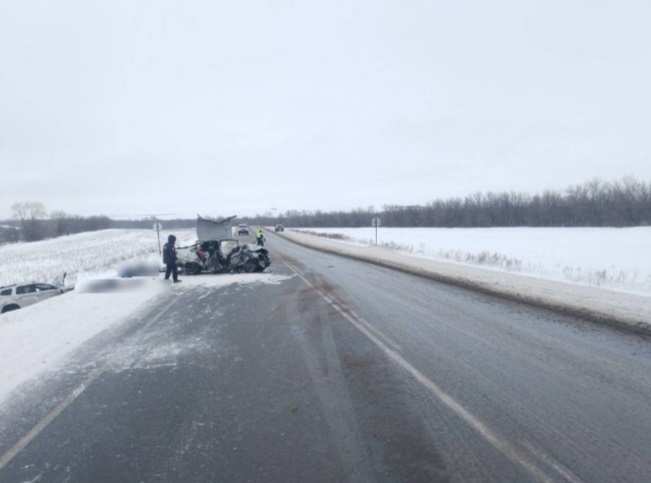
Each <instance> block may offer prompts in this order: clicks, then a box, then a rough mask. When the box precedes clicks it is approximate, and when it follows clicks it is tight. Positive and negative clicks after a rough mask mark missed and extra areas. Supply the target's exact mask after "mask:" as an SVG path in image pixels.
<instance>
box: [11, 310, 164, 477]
mask: <svg viewBox="0 0 651 483" xmlns="http://www.w3.org/2000/svg"><path fill="white" fill-rule="evenodd" d="M175 302H176V300H172V301H171V302H170V303H168V304H166V305H165V306H164V307H163V309H162V310H161V311H160V312H158V313H157V314H156V315H155V316H154V317H153V318H152V319H151V320H150V321H149V322H148V323H147V325H146V326H145V328H146V327H149V326H150V325H151V324H153V323H154V322H156V321H158V320H159V319H160V318H161V317H162V316H163V315H164V314H165V313H167V311H168V310H169V308H170V307H171V306H172V305H174V303H175ZM106 367H107V364H102V366H101V367H98V368H95V369H93V370H92V371H91V372H90V373H89V374H88V377H86V379H84V382H82V383H81V384H80V385H79V386H77V387H76V388H75V389H74V390H73V391H72V392H71V393H70V394H68V396H67V397H66V398H65V399H64V400H63V401H61V402H60V403H59V404H58V405H57V406H56V407H55V408H54V409H52V411H50V412H49V413H47V415H46V416H45V417H44V418H43V419H41V420H40V421H39V422H38V423H37V424H36V426H34V427H33V428H32V429H31V430H30V431H29V432H28V433H27V434H25V435H24V436H23V437H22V438H20V440H19V441H18V442H17V443H16V444H15V445H14V446H13V447H12V448H11V449H10V450H9V451H7V452H6V453H5V454H3V455H2V456H1V457H0V471H2V470H3V469H4V468H5V467H6V466H7V465H8V464H9V463H11V461H12V460H13V459H14V458H15V457H16V456H17V455H18V453H20V452H21V451H22V450H24V449H25V448H26V447H27V446H28V445H29V444H30V443H31V442H32V441H34V439H36V437H37V436H38V435H39V434H41V433H42V432H43V430H45V428H47V427H48V426H49V425H50V423H52V421H54V420H55V419H56V418H57V417H58V416H59V415H60V414H61V413H62V412H63V411H65V409H66V408H67V407H68V406H70V405H71V404H72V403H73V402H75V400H76V399H77V398H78V397H79V396H81V395H82V394H83V393H84V391H85V390H86V389H88V387H89V386H90V385H91V384H92V383H93V382H94V381H95V380H96V379H97V378H98V377H99V376H101V375H102V374H103V373H104V371H105V370H106Z"/></svg>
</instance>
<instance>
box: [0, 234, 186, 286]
mask: <svg viewBox="0 0 651 483" xmlns="http://www.w3.org/2000/svg"><path fill="white" fill-rule="evenodd" d="M174 234H175V235H176V236H177V238H178V240H179V242H178V243H180V244H183V243H186V242H188V241H193V240H194V239H195V238H196V234H195V231H194V230H178V231H175V232H174ZM167 235H168V234H167V233H161V242H162V241H164V240H165V239H167ZM132 259H149V260H160V256H159V254H158V241H157V239H156V232H154V231H153V230H102V231H96V232H90V233H80V234H77V235H70V236H64V237H59V238H53V239H51V240H44V241H40V242H32V243H13V244H8V245H2V246H0V286H3V285H8V284H12V283H23V282H30V281H35V282H50V283H60V282H61V279H62V276H63V273H64V272H67V274H68V277H67V280H66V284H67V285H72V284H75V283H76V282H77V280H78V279H83V278H86V277H93V276H97V275H99V274H106V273H107V272H111V271H115V270H116V268H117V267H118V266H119V264H120V263H121V262H124V261H126V260H132Z"/></svg>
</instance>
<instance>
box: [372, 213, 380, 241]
mask: <svg viewBox="0 0 651 483" xmlns="http://www.w3.org/2000/svg"><path fill="white" fill-rule="evenodd" d="M371 224H372V226H373V227H374V228H375V246H377V229H378V228H379V227H380V225H381V224H382V220H380V217H379V216H374V217H373V219H372V220H371Z"/></svg>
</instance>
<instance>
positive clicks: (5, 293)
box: [0, 288, 11, 296]
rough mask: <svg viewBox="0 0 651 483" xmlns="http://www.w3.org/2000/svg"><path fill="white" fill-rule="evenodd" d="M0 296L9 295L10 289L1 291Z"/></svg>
mask: <svg viewBox="0 0 651 483" xmlns="http://www.w3.org/2000/svg"><path fill="white" fill-rule="evenodd" d="M0 295H4V296H8V295H11V289H10V288H8V289H5V290H3V291H2V292H0Z"/></svg>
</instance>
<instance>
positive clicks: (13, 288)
mask: <svg viewBox="0 0 651 483" xmlns="http://www.w3.org/2000/svg"><path fill="white" fill-rule="evenodd" d="M62 293H64V290H63V289H62V288H59V287H57V286H55V285H50V284H49V283H27V284H24V285H8V286H6V287H0V313H3V314H4V313H5V312H9V311H11V310H18V309H20V308H23V307H27V306H28V305H32V304H35V303H37V302H41V301H42V300H45V299H49V298H50V297H54V296H55V295H61V294H62Z"/></svg>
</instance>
